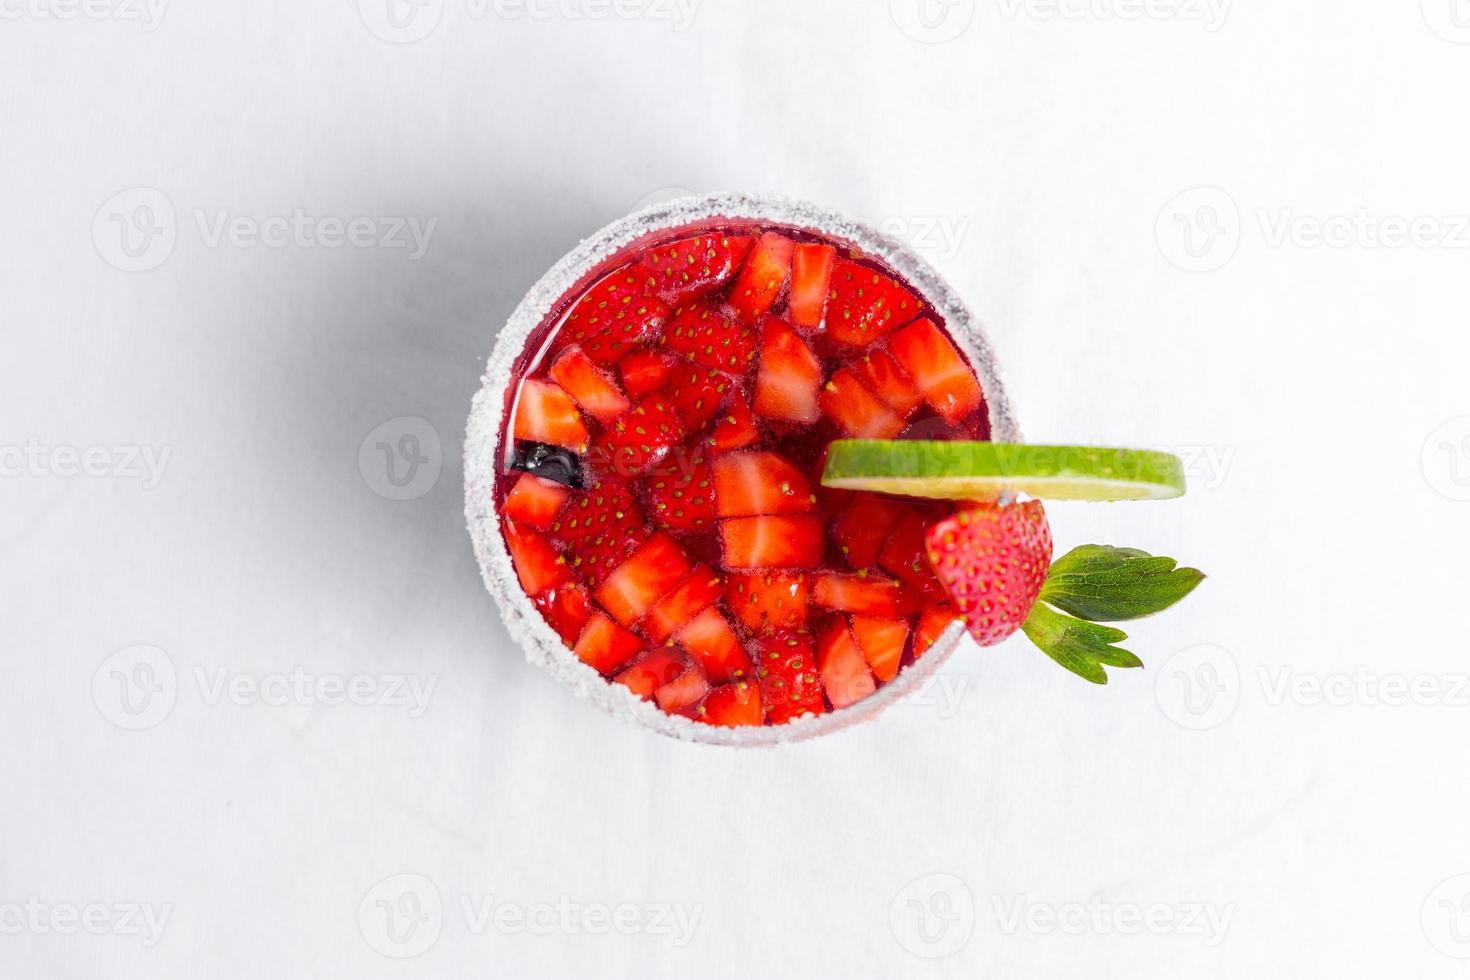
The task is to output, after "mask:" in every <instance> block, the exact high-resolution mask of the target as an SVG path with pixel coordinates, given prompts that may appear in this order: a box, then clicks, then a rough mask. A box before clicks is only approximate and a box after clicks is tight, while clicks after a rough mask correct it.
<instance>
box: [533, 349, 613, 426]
mask: <svg viewBox="0 0 1470 980" xmlns="http://www.w3.org/2000/svg"><path fill="white" fill-rule="evenodd" d="M551 376H552V378H554V379H555V380H556V383H557V384H559V385H561V386H562V388H563V389H564V390H565V391H566V393H567V394H569V395H571V396H572V398H573V399H574V400H575V401H576V403H577V404H578V405H581V406H582V408H583V409H584V410H585V411H586V412H587V414H588V415H590V416H592V417H593V418H595V419H597V421H599V422H601V423H603V424H604V425H605V424H607V423H608V422H611V421H612V420H613V419H615V418H617V417H618V416H619V415H622V414H623V413H624V412H626V411H627V410H628V409H629V408H631V407H632V406H631V405H630V404H629V403H628V399H627V398H624V397H623V393H622V392H621V391H619V390H618V386H617V384H616V383H615V382H614V381H613V380H612V379H611V378H609V377H608V376H607V375H606V374H604V373H603V372H602V371H601V370H600V369H599V368H598V367H597V365H596V364H594V363H592V358H590V357H588V356H587V355H586V353H585V352H583V350H582V348H580V347H568V348H567V349H566V350H564V351H562V353H561V356H560V357H558V358H557V359H556V363H554V364H552V365H551Z"/></svg>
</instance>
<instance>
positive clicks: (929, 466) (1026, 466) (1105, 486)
mask: <svg viewBox="0 0 1470 980" xmlns="http://www.w3.org/2000/svg"><path fill="white" fill-rule="evenodd" d="M822 485H823V486H827V487H835V488H837V489H840V490H868V491H874V492H877V493H891V494H899V495H902V496H907V497H932V498H936V499H940V500H995V499H998V498H999V497H1001V496H1003V495H1006V494H1010V493H1016V492H1021V493H1026V494H1030V495H1031V496H1033V497H1039V498H1041V499H1043V500H1098V501H1101V500H1164V499H1167V498H1169V497H1179V496H1183V494H1184V464H1183V463H1182V461H1181V460H1180V459H1179V457H1178V456H1175V455H1174V454H1173V453H1163V452H1155V451H1153V450H1148V449H1107V448H1102V447H1097V446H1036V445H1024V444H1014V443H997V442H963V441H953V442H934V441H927V440H919V439H914V440H886V439H839V440H837V441H836V442H833V443H832V445H831V448H830V449H829V451H828V454H827V466H826V469H825V470H824V471H823V473H822Z"/></svg>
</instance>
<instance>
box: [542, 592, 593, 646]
mask: <svg viewBox="0 0 1470 980" xmlns="http://www.w3.org/2000/svg"><path fill="white" fill-rule="evenodd" d="M531 601H532V602H533V603H534V604H535V606H536V608H537V609H538V610H540V611H541V617H542V618H543V619H545V620H546V622H548V623H550V624H551V628H552V629H554V630H556V635H557V636H560V637H561V639H562V642H563V643H565V644H566V645H567V646H572V645H574V644H575V643H576V642H577V637H578V636H579V635H580V634H581V632H582V627H583V626H585V625H586V624H587V617H588V616H590V615H592V601H591V600H590V599H588V598H587V590H586V589H584V588H582V587H581V586H580V585H563V586H559V587H557V588H555V589H552V590H551V591H550V592H543V593H542V594H541V595H539V596H537V597H536V598H534V599H532V600H531Z"/></svg>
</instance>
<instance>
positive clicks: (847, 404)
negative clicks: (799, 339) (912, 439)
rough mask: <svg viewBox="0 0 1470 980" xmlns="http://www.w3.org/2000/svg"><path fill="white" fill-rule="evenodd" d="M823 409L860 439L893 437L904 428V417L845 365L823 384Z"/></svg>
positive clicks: (848, 431)
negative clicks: (865, 385)
mask: <svg viewBox="0 0 1470 980" xmlns="http://www.w3.org/2000/svg"><path fill="white" fill-rule="evenodd" d="M822 411H823V412H825V413H826V414H827V416H828V417H829V418H831V419H832V420H833V421H835V422H836V423H837V424H838V425H840V426H842V428H843V429H844V430H846V431H847V433H848V434H849V435H851V436H853V437H855V438H858V439H892V438H893V437H894V436H896V435H898V434H899V433H900V432H902V431H903V419H901V418H899V417H898V415H897V414H896V413H895V412H894V411H893V409H891V408H889V407H888V403H887V402H884V401H883V400H882V399H880V398H879V397H878V396H877V395H875V394H873V393H872V392H871V391H869V390H868V389H867V388H866V387H864V386H863V383H862V382H861V381H859V380H858V377H857V374H856V373H854V372H853V370H852V368H843V369H842V370H840V371H838V372H837V373H836V374H834V375H832V380H831V381H828V382H827V383H826V384H825V385H824V386H823V387H822Z"/></svg>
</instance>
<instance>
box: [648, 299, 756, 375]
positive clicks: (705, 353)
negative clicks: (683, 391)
mask: <svg viewBox="0 0 1470 980" xmlns="http://www.w3.org/2000/svg"><path fill="white" fill-rule="evenodd" d="M659 342H660V343H661V344H663V345H664V346H665V347H666V348H668V349H669V350H671V351H673V352H675V353H676V354H683V355H684V356H685V357H687V358H689V360H691V361H693V362H694V363H695V364H701V365H703V366H704V367H710V368H715V369H717V370H720V371H726V372H728V373H730V374H744V373H745V372H746V371H747V370H749V369H750V362H751V360H752V359H753V358H754V357H755V345H756V333H755V331H754V330H753V329H751V328H750V327H747V326H745V325H744V324H741V323H736V322H735V321H734V320H727V319H726V318H725V316H724V315H723V314H722V313H720V311H719V310H717V309H715V308H714V307H713V306H711V305H710V304H708V303H693V304H690V305H688V306H685V307H683V308H681V309H679V310H677V311H675V313H674V315H673V317H672V318H671V319H670V320H669V323H668V326H666V327H664V333H663V338H662V339H661V340H660V341H659Z"/></svg>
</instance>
